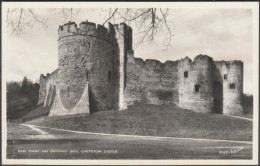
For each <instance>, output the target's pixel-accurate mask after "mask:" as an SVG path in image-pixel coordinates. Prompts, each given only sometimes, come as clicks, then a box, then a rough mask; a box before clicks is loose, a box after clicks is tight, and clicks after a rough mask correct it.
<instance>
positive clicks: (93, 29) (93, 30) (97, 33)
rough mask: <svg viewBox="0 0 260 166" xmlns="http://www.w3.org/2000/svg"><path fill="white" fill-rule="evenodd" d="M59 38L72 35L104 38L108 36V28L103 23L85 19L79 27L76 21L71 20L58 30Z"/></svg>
mask: <svg viewBox="0 0 260 166" xmlns="http://www.w3.org/2000/svg"><path fill="white" fill-rule="evenodd" d="M58 33H59V39H60V38H63V37H66V36H71V35H83V36H92V37H97V38H102V39H107V38H108V29H107V28H106V27H104V26H102V25H97V26H96V24H95V23H92V22H88V21H83V22H81V23H80V24H79V28H78V27H77V24H76V23H75V22H69V23H66V24H64V25H61V26H60V27H59V30H58Z"/></svg>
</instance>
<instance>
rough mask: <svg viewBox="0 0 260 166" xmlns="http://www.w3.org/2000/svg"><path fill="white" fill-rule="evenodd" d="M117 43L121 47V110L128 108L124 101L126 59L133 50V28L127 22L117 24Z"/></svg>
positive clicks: (119, 105) (119, 104)
mask: <svg viewBox="0 0 260 166" xmlns="http://www.w3.org/2000/svg"><path fill="white" fill-rule="evenodd" d="M115 29H116V38H117V45H118V48H119V50H118V51H119V53H118V55H119V92H118V93H119V102H118V107H119V110H124V109H126V105H125V103H124V97H123V96H124V89H125V85H126V61H127V52H128V51H129V50H132V28H131V27H129V26H127V25H126V24H125V23H121V24H120V25H119V26H118V25H115Z"/></svg>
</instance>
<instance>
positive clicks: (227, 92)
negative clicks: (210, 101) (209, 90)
mask: <svg viewBox="0 0 260 166" xmlns="http://www.w3.org/2000/svg"><path fill="white" fill-rule="evenodd" d="M214 63H215V66H216V69H217V70H216V72H215V73H216V76H215V77H214V79H215V80H214V81H215V82H220V83H222V104H223V112H222V113H223V114H234V113H243V109H242V105H241V102H242V101H241V100H242V95H243V62H241V61H228V62H226V61H215V62H214ZM224 75H226V79H225V78H224ZM221 76H222V77H221ZM232 84H233V85H234V86H235V87H234V88H232V87H231V85H232ZM216 92H217V90H216Z"/></svg>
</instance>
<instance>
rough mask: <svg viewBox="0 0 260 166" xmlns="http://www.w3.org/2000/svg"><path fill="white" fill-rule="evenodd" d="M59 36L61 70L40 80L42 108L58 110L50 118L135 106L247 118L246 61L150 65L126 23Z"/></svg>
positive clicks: (72, 27)
mask: <svg viewBox="0 0 260 166" xmlns="http://www.w3.org/2000/svg"><path fill="white" fill-rule="evenodd" d="M58 36H59V38H58V56H59V67H58V69H57V70H55V71H54V72H53V73H51V74H47V76H44V75H41V76H40V92H39V102H38V104H44V106H52V111H51V114H50V115H63V114H74V113H90V112H93V111H97V110H111V109H117V110H124V109H126V108H127V106H129V105H133V104H135V103H148V104H157V105H163V104H176V105H178V106H179V107H181V108H185V109H189V110H193V111H196V112H207V113H209V112H214V113H223V114H234V113H242V112H243V110H242V107H241V98H242V93H243V63H242V62H241V61H230V62H226V61H213V59H212V58H211V57H209V56H206V55H198V56H196V57H195V58H194V60H193V61H192V60H191V59H190V58H188V57H186V58H184V59H181V60H178V61H166V62H165V63H161V62H160V61H158V60H152V59H147V60H145V61H144V60H143V59H140V58H135V57H134V51H133V50H132V29H131V27H129V26H127V25H126V24H124V23H121V24H119V25H117V24H116V25H112V24H110V23H109V24H108V28H106V27H104V26H101V25H96V24H95V23H91V22H88V21H86V22H82V23H81V24H79V27H78V25H77V24H76V23H74V22H69V23H67V24H64V25H62V26H60V27H59V29H58ZM52 103H53V104H52ZM85 107H86V108H85ZM80 109H82V110H80Z"/></svg>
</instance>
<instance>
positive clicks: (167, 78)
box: [124, 51, 179, 105]
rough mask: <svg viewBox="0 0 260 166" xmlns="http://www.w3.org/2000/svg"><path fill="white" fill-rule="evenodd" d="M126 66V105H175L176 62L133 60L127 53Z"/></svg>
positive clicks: (176, 97)
mask: <svg viewBox="0 0 260 166" xmlns="http://www.w3.org/2000/svg"><path fill="white" fill-rule="evenodd" d="M127 58H128V59H127V65H126V69H127V72H126V88H125V92H124V101H125V103H126V105H132V104H134V103H149V104H159V105H161V104H177V103H178V100H179V99H178V98H179V97H178V82H177V81H176V80H177V79H178V72H177V71H178V62H177V61H167V62H165V63H161V62H160V61H157V60H149V59H147V60H146V61H144V60H143V59H140V58H134V56H133V51H129V52H128V57H127Z"/></svg>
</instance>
